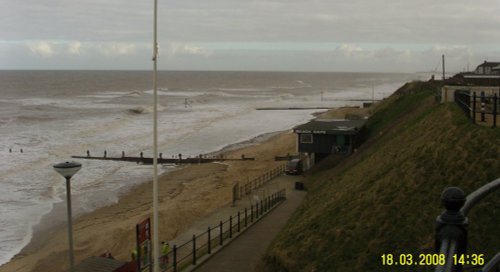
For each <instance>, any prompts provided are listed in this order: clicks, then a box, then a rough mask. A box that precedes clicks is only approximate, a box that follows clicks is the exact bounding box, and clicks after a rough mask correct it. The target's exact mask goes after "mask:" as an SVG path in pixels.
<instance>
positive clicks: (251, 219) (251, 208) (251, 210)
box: [250, 205, 253, 222]
mask: <svg viewBox="0 0 500 272" xmlns="http://www.w3.org/2000/svg"><path fill="white" fill-rule="evenodd" d="M250 222H253V205H250Z"/></svg>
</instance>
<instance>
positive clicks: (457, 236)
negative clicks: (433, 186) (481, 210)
mask: <svg viewBox="0 0 500 272" xmlns="http://www.w3.org/2000/svg"><path fill="white" fill-rule="evenodd" d="M499 188H500V178H498V179H496V180H493V181H492V182H490V183H488V184H486V185H484V186H482V187H481V188H479V189H477V190H476V191H474V192H473V193H471V194H469V196H467V197H465V193H464V192H463V191H462V190H461V189H460V188H458V187H448V188H446V189H445V190H444V191H443V193H442V194H441V201H442V203H443V205H444V207H445V209H446V210H445V211H444V212H443V213H442V214H441V215H439V216H438V217H437V219H436V240H435V241H436V252H437V253H438V254H439V255H441V254H444V256H445V262H444V263H443V264H440V265H438V266H437V267H436V270H435V271H436V272H461V271H463V263H461V262H457V256H462V255H463V254H465V252H466V248H467V236H468V230H467V226H468V224H469V222H468V218H467V217H466V216H467V214H468V212H469V211H470V210H471V209H472V208H473V207H474V206H475V205H476V203H478V202H479V201H480V200H482V199H483V198H484V197H486V196H487V195H488V194H490V193H492V192H494V191H495V190H497V189H499ZM499 264H500V253H499V254H497V255H496V256H495V257H493V258H492V259H491V260H490V262H488V263H487V264H486V265H485V266H484V267H483V269H482V271H483V272H487V271H489V272H493V271H495V270H493V269H497V270H498V266H499ZM479 265H482V264H481V263H479Z"/></svg>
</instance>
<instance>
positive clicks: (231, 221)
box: [229, 215, 233, 238]
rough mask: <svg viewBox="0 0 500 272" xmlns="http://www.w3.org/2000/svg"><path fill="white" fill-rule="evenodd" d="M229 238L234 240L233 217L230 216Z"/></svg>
mask: <svg viewBox="0 0 500 272" xmlns="http://www.w3.org/2000/svg"><path fill="white" fill-rule="evenodd" d="M229 238H233V216H232V215H230V216H229Z"/></svg>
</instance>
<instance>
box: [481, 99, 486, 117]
mask: <svg viewBox="0 0 500 272" xmlns="http://www.w3.org/2000/svg"><path fill="white" fill-rule="evenodd" d="M484 96H485V95H484V92H481V122H485V121H486V98H485V97H484Z"/></svg>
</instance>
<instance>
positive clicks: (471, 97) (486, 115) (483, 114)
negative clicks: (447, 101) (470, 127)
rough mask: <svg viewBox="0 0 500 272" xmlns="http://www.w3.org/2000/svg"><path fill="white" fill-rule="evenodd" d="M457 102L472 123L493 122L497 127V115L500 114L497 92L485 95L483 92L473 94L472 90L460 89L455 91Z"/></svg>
mask: <svg viewBox="0 0 500 272" xmlns="http://www.w3.org/2000/svg"><path fill="white" fill-rule="evenodd" d="M455 103H457V105H458V106H459V107H460V108H461V109H462V110H463V111H464V112H465V114H466V115H467V117H468V118H469V119H470V120H471V121H472V123H474V124H476V122H482V123H487V124H489V123H490V122H491V126H492V127H496V125H497V119H498V117H497V115H499V114H500V112H499V110H500V99H499V97H498V96H497V94H496V93H495V94H494V95H485V93H484V92H482V93H481V94H480V95H479V96H478V95H476V92H473V93H472V94H471V93H470V91H463V90H459V91H456V92H455ZM490 118H491V119H490ZM478 119H479V120H478ZM487 119H490V120H487Z"/></svg>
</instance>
